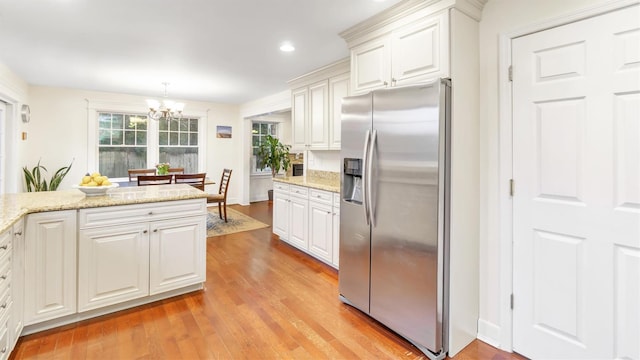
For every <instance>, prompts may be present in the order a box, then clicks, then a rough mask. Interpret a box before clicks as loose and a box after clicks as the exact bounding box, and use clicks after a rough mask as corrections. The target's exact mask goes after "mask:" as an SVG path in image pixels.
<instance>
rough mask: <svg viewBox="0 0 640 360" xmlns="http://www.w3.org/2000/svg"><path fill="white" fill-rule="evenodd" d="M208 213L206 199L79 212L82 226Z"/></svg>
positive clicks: (107, 224) (118, 223)
mask: <svg viewBox="0 0 640 360" xmlns="http://www.w3.org/2000/svg"><path fill="white" fill-rule="evenodd" d="M206 213H207V203H206V201H205V200H204V199H195V200H180V201H165V202H156V203H148V204H140V205H123V206H109V207H101V208H91V209H82V210H80V213H79V218H78V221H79V226H80V228H81V229H82V228H88V227H97V226H109V225H120V224H123V223H136V222H143V221H154V220H164V219H174V218H175V217H176V216H179V217H186V216H192V215H203V214H206Z"/></svg>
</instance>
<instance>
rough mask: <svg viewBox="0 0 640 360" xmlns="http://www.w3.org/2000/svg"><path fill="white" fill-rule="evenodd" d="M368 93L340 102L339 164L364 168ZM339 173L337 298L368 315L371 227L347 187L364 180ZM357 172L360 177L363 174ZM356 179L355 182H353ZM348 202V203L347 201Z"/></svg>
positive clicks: (369, 116)
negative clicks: (349, 177)
mask: <svg viewBox="0 0 640 360" xmlns="http://www.w3.org/2000/svg"><path fill="white" fill-rule="evenodd" d="M371 111H372V108H371V94H368V95H361V96H352V97H346V98H344V99H343V100H342V119H341V122H342V124H341V126H342V130H341V131H342V144H341V151H340V163H341V164H345V159H349V160H348V161H347V163H348V162H349V161H353V160H355V159H360V160H361V164H363V165H364V162H365V161H364V160H365V143H366V142H367V137H368V134H369V133H370V129H371ZM344 166H345V169H343V171H342V173H341V179H340V185H341V191H342V194H341V201H340V275H339V278H338V284H339V290H340V295H341V296H342V299H343V301H345V302H347V303H350V304H351V305H353V306H355V307H356V308H358V309H360V310H362V311H363V312H366V313H368V312H369V269H370V244H371V241H370V228H369V225H368V221H367V217H368V215H367V214H366V213H365V210H366V207H365V202H366V201H367V199H366V198H364V194H362V197H363V199H362V200H363V201H353V199H354V197H355V198H357V196H354V191H353V188H352V187H351V188H350V187H349V186H347V185H354V184H356V183H357V185H358V186H360V193H362V188H363V187H364V184H363V183H364V181H363V180H364V179H363V178H362V177H360V178H351V179H346V180H347V181H345V178H346V177H348V176H351V175H348V174H345V172H347V173H349V172H350V171H349V169H348V166H347V165H344ZM365 170H366V169H362V171H360V174H361V176H363V175H364V171H365ZM354 180H356V181H354ZM348 200H351V201H348Z"/></svg>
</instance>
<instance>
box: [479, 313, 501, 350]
mask: <svg viewBox="0 0 640 360" xmlns="http://www.w3.org/2000/svg"><path fill="white" fill-rule="evenodd" d="M478 340H480V341H482V342H485V343H487V344H489V345H491V346H493V347H495V348H500V327H499V326H498V325H496V324H494V323H491V322H489V321H486V320H483V319H478Z"/></svg>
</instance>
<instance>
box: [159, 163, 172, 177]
mask: <svg viewBox="0 0 640 360" xmlns="http://www.w3.org/2000/svg"><path fill="white" fill-rule="evenodd" d="M170 166H171V165H169V163H160V164H158V165H156V173H157V174H158V175H168V174H169V167H170Z"/></svg>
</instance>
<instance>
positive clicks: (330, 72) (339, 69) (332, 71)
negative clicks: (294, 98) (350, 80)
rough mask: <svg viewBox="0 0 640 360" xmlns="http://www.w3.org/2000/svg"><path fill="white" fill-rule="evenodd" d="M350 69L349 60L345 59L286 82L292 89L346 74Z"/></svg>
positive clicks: (348, 58)
mask: <svg viewBox="0 0 640 360" xmlns="http://www.w3.org/2000/svg"><path fill="white" fill-rule="evenodd" d="M350 69H351V58H350V57H347V58H344V59H341V60H338V61H336V62H333V63H331V64H329V65H326V66H323V67H321V68H318V69H316V70H313V71H311V72H309V73H306V74H304V75H301V76H298V77H296V78H293V79H291V80H289V81H287V84H289V87H290V88H292V89H295V88H298V87H301V86H306V85H310V84H313V83H315V82H318V81H322V80H327V79H329V78H331V77H334V76H337V75H341V74H345V73H348V72H349V71H350Z"/></svg>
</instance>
